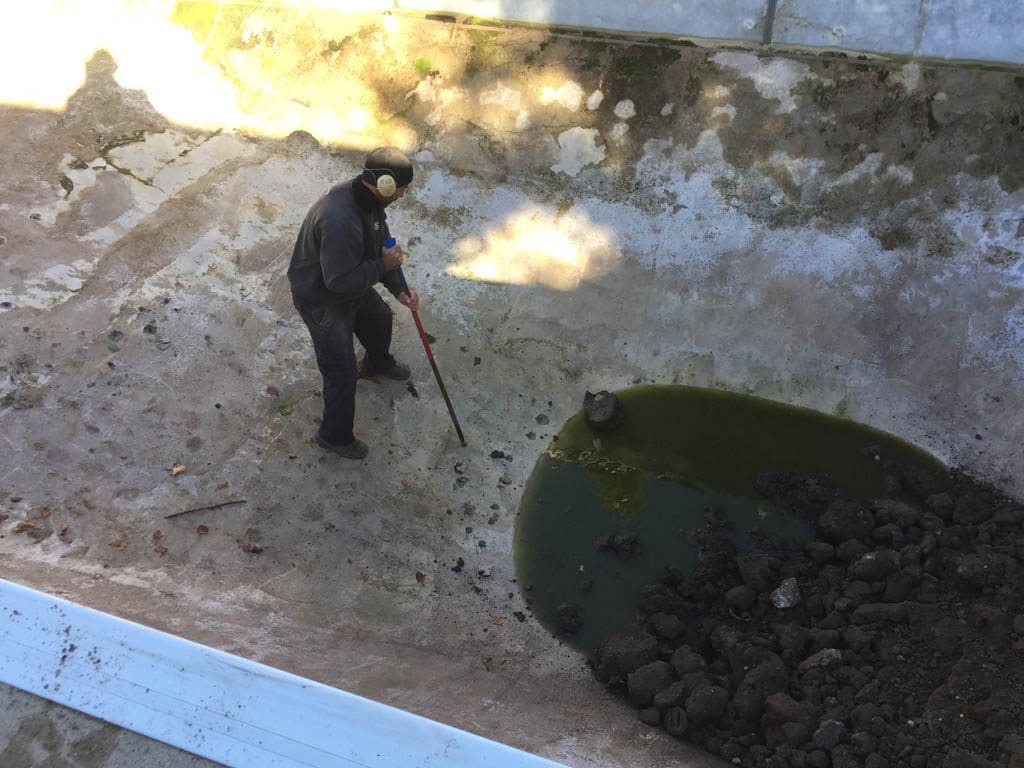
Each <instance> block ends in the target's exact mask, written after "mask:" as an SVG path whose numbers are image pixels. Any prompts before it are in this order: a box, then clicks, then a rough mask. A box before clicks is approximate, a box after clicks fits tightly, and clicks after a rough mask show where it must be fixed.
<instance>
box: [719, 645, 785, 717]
mask: <svg viewBox="0 0 1024 768" xmlns="http://www.w3.org/2000/svg"><path fill="white" fill-rule="evenodd" d="M788 687H789V677H788V675H787V674H786V667H785V665H784V664H783V663H782V659H780V658H779V657H778V656H774V657H773V658H770V659H768V660H767V661H763V662H761V663H760V664H758V665H757V666H756V667H754V668H753V669H752V670H750V671H749V672H748V673H747V674H746V676H745V677H744V678H743V680H742V681H740V684H739V686H738V687H737V688H736V695H735V696H733V704H735V706H736V714H737V715H739V716H740V717H742V718H744V719H746V720H748V721H750V722H756V721H757V719H758V717H759V715H760V713H761V710H762V708H763V707H764V701H765V699H767V698H768V697H769V696H770V695H771V694H773V693H780V692H782V691H785V690H786V689H787V688H788Z"/></svg>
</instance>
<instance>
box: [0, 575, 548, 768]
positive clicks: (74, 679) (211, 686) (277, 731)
mask: <svg viewBox="0 0 1024 768" xmlns="http://www.w3.org/2000/svg"><path fill="white" fill-rule="evenodd" d="M0 681H2V682H4V683H7V684H9V685H12V686H14V687H16V688H21V689H23V690H25V691H28V692H30V693H34V694H36V695H37V696H41V697H43V698H46V699H49V700H51V701H55V702H57V703H58V704H63V705H64V706H67V707H71V708H72V709H76V710H79V711H81V712H85V713H86V714H89V715H92V716H94V717H98V718H101V719H103V720H106V721H107V722H110V723H113V724H114V725H118V726H121V727H123V728H127V729H129V730H132V731H136V732H137V733H141V734H143V735H145V736H149V737H150V738H153V739H156V740H158V741H162V742H166V743H167V744H172V745H174V746H175V747H178V748H180V749H183V750H186V751H188V752H191V753H193V754H196V755H200V756H202V757H205V758H208V759H210V760H214V761H216V762H219V763H223V764H225V765H228V766H239V768H243V767H244V768H263V767H264V766H267V767H270V766H274V767H275V768H276V767H277V766H287V767H288V768H291V767H292V766H295V767H298V766H324V768H327V767H328V766H329V767H330V768H338V767H339V766H363V767H365V768H384V767H385V766H387V767H388V768H418V767H420V766H422V767H423V768H427V767H428V766H429V767H430V768H439V767H441V766H444V767H445V768H542V767H543V766H548V767H555V766H557V764H556V763H553V762H551V761H549V760H545V759H543V758H540V757H537V756H535V755H531V754H528V753H526V752H522V751H519V750H516V749H513V748H512V747H509V746H506V745H504V744H499V743H497V742H494V741H490V740H488V739H485V738H482V737H480V736H476V735H474V734H471V733H467V732H465V731H460V730H458V729H456V728H452V727H449V726H447V725H443V724H442V723H437V722H434V721H433V720H428V719H427V718H424V717H420V716H418V715H414V714H411V713H409V712H405V711H403V710H400V709H396V708H394V707H389V706H386V705H384V704H380V703H378V702H375V701H371V700H369V699H364V698H362V697H360V696H356V695H354V694H351V693H346V692H345V691H341V690H338V689H337V688H331V687H329V686H326V685H323V684H321V683H317V682H315V681H313V680H308V679H306V678H302V677H298V676H296V675H292V674H289V673H288V672H283V671H281V670H279V669H274V668H273V667H268V666H266V665H263V664H258V663H256V662H253V661H249V660H248V659H244V658H241V657H240V656H233V655H231V654H229V653H224V652H223V651H218V650H216V649H213V648H208V647H206V646H203V645H199V644H198V643H193V642H191V641H189V640H185V639H183V638H180V637H175V636H174V635H169V634H167V633H165V632H160V631H158V630H155V629H151V628H149V627H145V626H142V625H141V624H135V623H133V622H130V621H126V620H124V619H119V618H117V617H116V616H111V615H109V614H106V613H101V612H100V611H95V610H93V609H91V608H87V607H85V606H81V605H78V604H76V603H72V602H69V601H67V600H62V599H61V598H58V597H53V596H52V595H47V594H44V593H42V592H37V591H36V590H33V589H29V588H26V587H23V586H20V585H18V584H13V583H11V582H9V581H3V580H0Z"/></svg>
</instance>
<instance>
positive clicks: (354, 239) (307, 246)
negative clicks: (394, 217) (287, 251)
mask: <svg viewBox="0 0 1024 768" xmlns="http://www.w3.org/2000/svg"><path fill="white" fill-rule="evenodd" d="M389 237H391V232H390V230H389V229H388V224H387V216H386V215H385V213H384V208H383V206H381V205H380V203H379V201H378V200H377V198H376V197H375V196H374V195H373V193H372V192H370V191H369V190H368V189H366V188H365V187H363V186H362V185H361V184H360V183H359V180H358V179H353V180H352V181H349V182H344V183H342V184H338V185H337V186H336V187H333V188H332V189H331V190H330V192H328V193H327V194H326V195H324V196H323V197H321V198H320V199H319V200H317V201H316V203H314V204H313V207H312V208H310V209H309V213H308V214H306V219H305V221H303V222H302V228H301V229H300V230H299V236H298V238H296V240H295V250H294V251H293V252H292V260H291V264H289V266H288V282H289V283H290V284H291V287H292V299H293V300H294V301H295V302H296V303H297V304H298V303H303V304H314V305H316V304H319V305H324V304H344V303H346V302H350V301H355V300H357V299H358V298H359V297H360V296H362V295H364V294H365V293H366V292H367V291H369V290H372V286H373V285H374V284H376V283H378V282H382V283H384V286H385V287H386V288H387V289H388V290H389V291H391V293H392V294H393V295H395V296H397V295H398V294H399V293H401V292H402V291H404V290H405V286H404V285H402V283H401V280H400V279H399V277H398V271H397V270H392V271H391V272H385V271H384V263H383V262H382V261H381V260H380V249H381V245H382V244H383V242H384V240H386V239H387V238H389Z"/></svg>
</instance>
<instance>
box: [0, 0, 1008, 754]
mask: <svg viewBox="0 0 1024 768" xmlns="http://www.w3.org/2000/svg"><path fill="white" fill-rule="evenodd" d="M108 5H109V3H108ZM132 8H134V10H132ZM165 10H166V9H165ZM51 11H52V12H53V13H57V14H59V15H58V16H56V17H53V18H49V19H48V17H47V15H46V14H47V13H49V12H51ZM103 11H104V12H103V14H102V18H103V19H104V23H103V24H98V23H94V22H95V19H93V18H92V16H93V14H99V13H100V11H98V10H96V9H95V7H94V6H89V7H84V6H82V7H78V8H67V7H64V4H63V3H45V2H39V3H35V4H33V6H31V7H30V8H26V9H22V8H20V7H19V9H18V13H19V14H20V16H19V17H18V18H4V17H2V16H0V27H2V28H4V29H13V30H17V32H16V33H13V34H10V35H9V38H10V39H9V41H8V43H9V44H8V45H7V46H5V48H4V49H3V50H2V51H0V57H11V56H14V54H12V53H11V50H12V48H13V50H15V51H16V52H17V58H14V59H11V60H10V61H8V60H6V59H4V60H3V63H4V64H5V71H23V72H31V73H36V74H38V77H36V78H35V79H34V80H32V81H31V85H32V87H29V85H27V84H26V78H5V79H4V80H2V81H0V102H2V105H0V128H2V130H3V132H4V135H5V141H4V142H3V144H2V145H0V256H2V261H0V318H2V326H0V398H2V400H0V436H2V440H3V444H4V446H5V449H4V451H2V452H0V512H2V514H4V515H7V516H9V517H8V519H7V520H4V521H2V524H3V533H4V536H3V538H0V552H2V553H3V556H4V558H5V568H6V569H7V574H8V578H12V579H15V580H21V581H24V582H25V583H27V584H30V585H32V586H35V587H38V588H41V589H49V590H62V591H63V594H64V595H66V596H69V597H72V598H73V599H76V600H80V601H82V602H85V603H86V604H94V605H97V606H98V607H102V608H104V609H106V610H113V611H114V612H116V613H118V614H120V615H124V616H126V617H128V618H132V619H134V620H137V621H141V622H144V623H148V624H152V625H155V626H157V627H159V628H161V629H165V630H168V631H172V632H177V633H180V634H183V635H185V636H188V637H190V638H192V639H195V640H197V641H200V642H206V643H209V644H212V645H215V646H218V647H222V648H225V649H227V650H230V651H232V652H235V653H240V654H243V655H246V656H250V657H253V658H256V659H258V660H260V661H264V662H266V663H270V664H275V665H277V666H281V667H284V668H285V669H289V670H291V671H294V672H297V673H300V674H304V675H307V676H310V677H314V678H316V679H318V680H322V681H324V682H327V683H332V684H336V685H339V686H342V687H345V688H347V689H350V690H353V691H355V692H357V693H361V694H364V695H368V696H371V697H373V698H378V699H380V700H382V701H385V702H386V703H389V704H393V705H396V706H400V707H403V708H407V709H410V710H412V711H415V712H418V713H420V714H424V715H427V716H430V717H434V718H437V719H441V720H443V721H445V722H449V723H451V724H453V725H456V726H459V727H462V728H466V729H468V730H471V731H475V732H479V733H483V734H485V735H489V736H492V737H494V738H497V739H499V740H502V741H506V742H508V743H511V744H513V745H515V746H519V747H523V748H526V749H529V750H532V751H535V752H539V753H541V754H543V755H545V756H547V757H551V758H553V759H556V760H560V761H562V762H565V763H567V764H569V765H575V766H612V765H623V766H626V765H628V766H633V767H634V768H645V767H646V766H651V768H653V767H654V766H659V767H661V766H672V765H675V766H679V765H683V764H687V765H690V764H693V763H690V762H687V761H688V760H690V759H691V758H692V755H691V754H690V753H688V752H686V751H685V748H684V747H682V746H681V745H680V744H678V743H677V742H675V741H673V740H671V739H669V738H668V737H666V736H664V735H663V734H662V735H658V734H655V733H654V732H653V731H650V730H648V729H646V728H645V727H643V726H640V725H639V724H637V723H636V722H635V720H634V719H633V717H632V715H631V714H629V713H627V712H626V711H625V710H624V709H623V708H621V707H620V706H619V705H618V704H617V703H616V702H614V701H612V700H610V699H609V698H608V697H607V696H606V694H605V692H604V691H603V690H601V688H600V687H599V686H598V685H597V684H596V683H595V682H594V681H593V680H592V679H591V678H590V676H589V673H588V672H587V670H586V669H585V668H583V666H582V663H581V659H580V658H579V657H578V656H577V655H576V654H575V653H572V652H569V651H568V650H566V649H565V648H562V647H560V645H559V644H558V642H557V641H556V640H555V639H553V638H551V637H550V636H549V635H548V633H547V632H546V631H545V630H543V628H541V627H539V626H537V625H536V623H534V622H533V621H532V620H531V619H530V617H529V607H528V605H527V603H526V601H525V597H526V596H525V595H524V594H523V593H521V592H519V589H518V586H517V585H516V584H515V583H514V579H515V574H514V572H513V569H512V561H511V556H510V553H511V546H512V535H513V530H514V520H515V514H516V509H517V505H518V502H519V494H520V492H521V489H522V483H523V482H524V480H525V478H526V477H527V475H528V473H529V471H530V468H531V466H532V464H533V462H534V460H535V459H536V457H537V455H538V454H539V453H540V451H541V450H542V449H543V448H544V446H545V444H546V442H547V439H549V438H550V435H551V434H552V432H553V430H554V429H556V428H557V426H558V425H559V424H561V423H562V422H563V421H564V420H565V419H566V418H567V417H568V416H570V415H571V414H572V413H574V412H575V411H576V410H577V409H578V408H579V406H580V402H581V398H582V393H583V391H584V390H586V389H588V388H589V389H591V390H593V389H595V388H609V389H612V388H616V387H621V386H625V385H628V384H630V383H631V382H635V381H645V382H646V381H657V382H663V383H669V382H679V383H685V384H694V385H700V386H709V387H724V388H727V389H730V390H737V391H746V392H751V393H754V394H758V395H763V396H768V397H772V398H775V399H779V400H783V401H786V402H791V403H796V404H800V405H807V406H811V407H815V408H818V409H820V410H824V411H827V412H834V413H837V414H841V415H844V416H848V417H850V418H853V419H856V420H858V421H861V422H866V423H869V424H872V425H874V426H877V427H880V428H882V429H885V430H887V431H890V432H893V433H895V434H897V435H900V436H902V437H904V438H906V439H909V440H912V441H914V442H916V443H918V444H919V445H921V446H923V447H925V448H927V449H930V450H932V451H933V452H935V453H936V454H938V455H939V456H940V457H941V458H944V459H947V460H949V461H951V462H955V463H959V464H963V465H965V466H967V467H969V468H970V469H972V470H973V471H975V472H977V473H979V474H982V475H984V476H985V477H988V478H992V479H995V480H998V481H999V482H1001V483H1003V484H1004V485H1006V486H1007V487H1009V488H1012V489H1015V490H1016V491H1018V492H1019V491H1022V490H1024V472H1022V470H1024V454H1022V453H1021V447H1020V446H1021V439H1020V438H1021V435H1022V434H1024V352H1022V350H1024V345H1022V342H1024V322H1022V319H1021V318H1022V313H1024V216H1022V204H1024V189H1022V187H1024V138H1022V136H1024V134H1022V120H1024V115H1022V114H1021V108H1022V107H1021V105H1022V103H1024V99H1022V94H1024V80H1022V79H1021V78H1020V77H1019V76H1016V75H1015V74H1014V73H1012V72H998V71H980V70H977V69H957V68H953V67H949V66H937V67H932V66H928V65H926V64H921V63H910V64H905V65H902V64H892V63H873V62H862V61H854V60H850V59H844V58H837V57H831V56H824V55H822V56H818V55H807V56H803V57H795V56H788V57H783V56H774V55H772V56H764V57H758V56H756V55H754V54H752V53H747V52H740V51H735V50H718V49H705V48H696V47H693V46H679V47H675V46H669V45H666V46H653V45H630V44H627V43H624V42H622V41H602V40H600V39H590V40H573V39H570V38H567V37H564V36H555V35H551V34H549V33H547V32H545V31H544V30H523V29H515V28H510V29H505V30H482V29H474V28H468V27H463V26H460V25H457V24H455V25H453V24H443V23H433V22H423V21H419V20H415V19H411V18H402V17H391V18H388V19H382V18H381V17H380V16H379V15H378V16H374V17H368V18H357V17H351V16H344V15H340V14H331V13H327V12H313V11H305V12H303V13H299V12H297V11H294V10H292V11H289V10H286V9H276V10H275V9H269V10H267V9H265V10H259V9H254V8H253V7H251V6H224V7H223V10H222V9H221V8H220V6H218V5H213V4H211V5H208V6H198V5H195V4H191V5H189V4H179V5H177V6H175V7H174V9H173V14H172V15H170V16H168V14H167V13H166V12H163V13H153V12H144V9H143V10H139V6H138V4H133V5H132V6H131V7H129V8H128V9H121V8H113V9H112V8H109V7H106V6H104V8H103ZM4 12H8V13H9V11H8V9H7V7H5V8H4V9H3V11H0V14H2V13H4ZM26 18H29V19H30V20H31V23H27V22H26V21H25V19H26ZM58 20H59V22H60V23H57V22H58ZM100 48H102V49H103V51H97V49H100ZM8 64H9V65H10V66H12V67H18V68H20V69H15V70H11V69H6V67H7V65H8ZM379 143H397V144H400V145H401V146H403V147H405V148H406V149H408V150H409V151H410V152H411V153H412V154H413V155H414V157H415V159H416V162H417V177H416V182H415V185H414V190H413V193H412V194H411V195H410V196H408V197H407V198H405V199H404V200H403V201H402V203H401V204H399V205H396V206H395V207H394V209H393V213H392V221H393V224H394V226H393V229H394V230H395V231H396V232H397V233H398V234H399V235H400V237H401V239H402V240H403V241H404V242H405V243H406V244H407V245H408V246H409V250H410V251H411V253H412V257H411V259H410V262H409V263H408V264H407V270H406V271H407V274H408V276H409V277H410V279H412V280H414V281H415V283H416V284H417V285H418V286H419V287H420V290H421V291H422V293H423V295H424V309H423V314H424V318H425V320H426V322H427V324H428V329H429V330H430V331H431V332H432V333H433V334H434V335H435V336H436V337H437V339H438V341H437V343H436V345H435V347H434V349H435V352H436V354H437V355H438V359H439V363H440V365H441V368H442V371H443V372H444V374H445V379H446V382H447V384H448V388H449V390H450V391H451V392H452V395H453V398H454V400H455V404H456V408H457V409H458V411H459V414H460V418H461V420H462V424H463V426H464V428H465V431H466V434H467V437H468V438H469V442H470V445H469V447H468V448H464V449H463V448H459V447H458V444H457V441H456V440H455V439H454V436H453V435H452V433H451V429H450V425H449V421H448V414H447V412H446V410H445V408H444V404H443V402H442V401H441V400H440V398H439V397H438V395H437V392H436V388H435V385H434V383H433V379H432V375H431V372H430V369H429V367H428V366H427V364H426V361H425V360H424V359H423V355H422V349H421V348H420V346H419V340H418V338H417V337H416V335H415V332H414V330H413V328H412V324H411V323H410V321H409V318H408V317H407V315H405V314H404V313H402V312H400V313H399V314H398V315H397V327H396V337H395V338H396V342H395V343H396V348H397V352H398V354H399V355H400V356H401V357H403V358H405V359H406V360H408V361H410V362H412V363H413V364H414V385H415V390H416V391H415V393H413V392H412V391H410V390H406V389H404V388H401V387H388V386H386V385H382V384H375V383H372V382H362V383H361V384H360V389H359V405H358V417H357V431H358V433H359V434H360V435H361V436H362V437H363V438H364V439H366V440H367V442H368V443H369V445H370V449H371V458H370V460H369V461H368V462H367V463H365V464H360V465H356V464H345V463H342V462H341V460H340V459H336V458H334V457H328V456H324V455H323V454H322V453H321V452H320V451H319V450H318V449H317V448H316V447H315V446H314V445H312V444H311V442H310V437H311V435H312V433H313V430H314V429H315V427H316V423H317V419H318V417H319V411H320V408H319V405H318V398H317V394H316V391H317V388H318V387H319V377H318V375H317V372H316V369H315V368H314V366H313V361H312V355H311V351H310V348H309V342H308V339H307V337H306V332H305V330H304V328H303V327H302V325H301V323H300V322H299V321H298V318H297V316H296V315H295V313H294V311H293V309H292V307H291V304H290V300H289V296H288V291H287V284H286V281H285V279H284V269H285V265H286V264H287V259H288V255H289V252H290V248H291V245H292V242H293V238H294V235H295V231H296V228H297V226H298V224H299V222H300V221H301V219H302V217H303V215H304V214H305V211H306V210H307V208H308V206H309V205H310V204H311V203H312V202H313V200H314V199H315V198H316V197H317V196H318V195H319V194H321V193H322V192H323V191H324V190H325V189H326V188H327V187H329V186H330V185H331V184H333V183H335V182H337V181H339V180H341V179H345V178H347V177H349V176H351V175H352V174H354V173H355V171H356V170H357V169H358V167H359V163H360V162H361V158H362V156H363V153H364V152H365V150H366V149H367V148H368V147H370V146H372V145H375V144H379ZM494 449H501V450H502V451H503V452H505V453H507V454H511V455H512V456H513V457H514V459H512V460H508V459H492V458H490V454H491V451H492V450H494ZM176 463H181V464H183V465H185V466H186V467H187V469H186V470H185V471H182V472H177V473H172V471H171V468H172V466H173V465H174V464H176ZM229 499H241V500H243V503H239V504H235V505H232V506H229V507H225V508H220V509H217V510H213V511H209V512H202V513H193V514H190V515H184V516H181V517H177V518H174V519H172V520H166V519H164V515H166V514H168V513H170V512H174V511H180V510H183V509H186V508H190V507H195V506H202V505H204V504H212V503H216V502H219V501H224V500H229ZM21 522H30V523H31V524H32V525H31V526H23V527H20V528H18V526H17V524H18V523H21ZM200 524H202V525H204V526H206V529H207V532H206V533H200V532H199V530H198V526H199V525H200ZM15 528H18V530H20V531H21V532H19V533H15V532H14V530H15ZM239 539H245V540H254V541H258V542H259V543H261V544H262V545H263V546H264V551H263V553H262V554H260V555H252V554H249V553H246V552H244V551H243V550H242V549H241V548H240V547H239V545H238V540H239ZM460 557H461V558H463V559H464V561H465V563H466V565H465V567H464V568H460V569H458V570H457V571H456V570H453V566H454V564H455V563H456V561H457V559H458V558H460ZM417 572H419V573H420V574H422V576H423V578H422V579H418V578H417ZM483 573H486V574H488V575H480V574H483ZM516 611H519V612H522V613H523V616H524V618H525V619H526V620H525V621H522V622H520V621H518V620H516V618H514V616H515V612H516ZM709 764H710V763H709Z"/></svg>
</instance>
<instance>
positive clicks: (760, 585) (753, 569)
mask: <svg viewBox="0 0 1024 768" xmlns="http://www.w3.org/2000/svg"><path fill="white" fill-rule="evenodd" d="M780 566H781V562H780V561H779V559H778V558H777V557H773V556H772V555H768V554H765V553H764V552H747V553H745V554H742V555H739V556H737V558H736V567H737V568H738V569H739V572H740V578H741V579H743V583H744V584H745V585H746V586H747V587H749V588H750V589H752V590H754V591H755V592H764V591H766V590H768V589H771V588H773V587H775V585H776V581H775V574H776V573H777V572H778V570H779V567H780Z"/></svg>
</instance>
